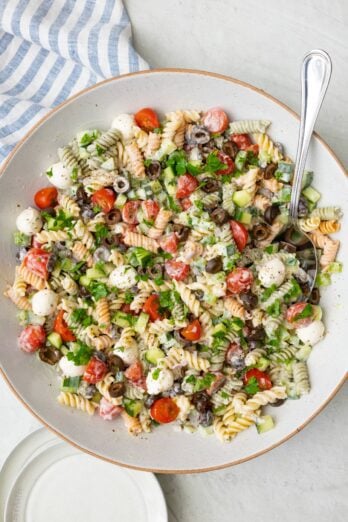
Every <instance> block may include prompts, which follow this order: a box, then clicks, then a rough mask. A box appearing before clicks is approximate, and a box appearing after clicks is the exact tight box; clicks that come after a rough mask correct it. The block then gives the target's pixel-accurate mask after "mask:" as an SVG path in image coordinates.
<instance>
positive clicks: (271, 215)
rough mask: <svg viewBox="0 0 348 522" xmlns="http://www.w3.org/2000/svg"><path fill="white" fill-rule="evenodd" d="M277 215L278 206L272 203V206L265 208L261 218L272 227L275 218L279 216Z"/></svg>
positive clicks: (278, 211) (278, 212)
mask: <svg viewBox="0 0 348 522" xmlns="http://www.w3.org/2000/svg"><path fill="white" fill-rule="evenodd" d="M279 214H280V210H279V206H278V205H276V204H275V203H273V205H271V206H270V207H267V208H266V210H265V213H264V216H263V217H264V220H265V221H266V223H268V224H269V225H272V223H273V221H274V220H275V218H276V217H277V216H279Z"/></svg>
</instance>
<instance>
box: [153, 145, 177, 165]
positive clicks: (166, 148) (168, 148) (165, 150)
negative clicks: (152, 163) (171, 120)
mask: <svg viewBox="0 0 348 522" xmlns="http://www.w3.org/2000/svg"><path fill="white" fill-rule="evenodd" d="M175 150H176V145H175V143H173V142H172V141H170V140H164V141H163V144H162V145H161V147H160V148H159V150H158V151H157V152H156V154H155V156H154V159H156V160H159V161H161V160H162V159H163V157H164V156H169V154H171V153H172V152H174V151H175Z"/></svg>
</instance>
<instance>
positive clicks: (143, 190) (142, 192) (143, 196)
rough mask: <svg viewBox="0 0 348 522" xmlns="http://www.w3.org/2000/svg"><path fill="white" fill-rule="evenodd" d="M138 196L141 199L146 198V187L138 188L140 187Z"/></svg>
mask: <svg viewBox="0 0 348 522" xmlns="http://www.w3.org/2000/svg"><path fill="white" fill-rule="evenodd" d="M137 197H138V198H139V199H143V200H145V199H146V192H145V189H144V188H138V189H137Z"/></svg>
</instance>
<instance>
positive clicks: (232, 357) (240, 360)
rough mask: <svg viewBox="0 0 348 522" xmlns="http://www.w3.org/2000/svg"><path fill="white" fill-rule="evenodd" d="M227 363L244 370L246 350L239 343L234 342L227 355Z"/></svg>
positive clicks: (236, 368)
mask: <svg viewBox="0 0 348 522" xmlns="http://www.w3.org/2000/svg"><path fill="white" fill-rule="evenodd" d="M225 359H226V362H227V364H229V365H230V366H232V368H234V369H235V370H242V369H243V368H244V367H245V361H244V352H243V350H242V348H241V347H240V346H239V345H238V344H237V343H232V344H231V346H230V347H229V349H228V350H227V352H226V356H225Z"/></svg>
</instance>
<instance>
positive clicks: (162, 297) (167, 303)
mask: <svg viewBox="0 0 348 522" xmlns="http://www.w3.org/2000/svg"><path fill="white" fill-rule="evenodd" d="M179 300H180V296H179V294H178V292H173V291H172V290H165V291H164V292H159V305H160V312H161V311H164V310H170V311H171V310H173V308H174V306H175V304H176V302H178V301H179Z"/></svg>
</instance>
